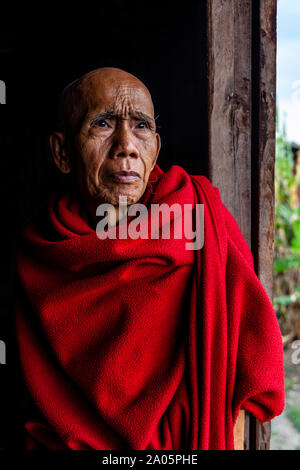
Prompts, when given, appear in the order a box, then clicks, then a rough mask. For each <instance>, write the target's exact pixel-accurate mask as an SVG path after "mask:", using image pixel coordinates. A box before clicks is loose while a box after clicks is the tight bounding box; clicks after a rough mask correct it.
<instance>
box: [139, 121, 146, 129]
mask: <svg viewBox="0 0 300 470" xmlns="http://www.w3.org/2000/svg"><path fill="white" fill-rule="evenodd" d="M137 127H138V128H139V129H145V127H147V123H146V122H145V121H142V122H139V123H138V125H137Z"/></svg>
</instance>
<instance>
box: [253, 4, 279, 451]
mask: <svg viewBox="0 0 300 470" xmlns="http://www.w3.org/2000/svg"><path fill="white" fill-rule="evenodd" d="M276 14H277V2H276V0H260V1H257V2H253V22H252V24H253V54H252V62H253V74H252V87H253V97H252V104H253V106H252V109H253V112H252V181H253V184H252V219H253V223H252V246H253V249H252V252H253V254H254V261H255V267H256V272H257V275H258V277H259V278H260V281H261V282H262V284H263V286H264V288H265V290H266V292H267V294H268V295H269V297H270V299H271V300H272V297H273V245H274V165H275V136H276ZM270 436H271V424H270V423H265V424H263V425H262V424H260V423H259V422H258V421H257V420H254V418H253V417H251V419H250V448H252V449H259V450H262V449H269V447H270Z"/></svg>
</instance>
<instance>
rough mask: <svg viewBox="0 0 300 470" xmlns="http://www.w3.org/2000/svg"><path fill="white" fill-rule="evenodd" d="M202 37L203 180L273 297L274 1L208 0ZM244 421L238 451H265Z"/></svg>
mask: <svg viewBox="0 0 300 470" xmlns="http://www.w3.org/2000/svg"><path fill="white" fill-rule="evenodd" d="M207 37H208V40H207V47H208V83H209V93H208V129H209V143H208V149H209V151H208V158H209V164H208V168H209V172H208V176H209V177H210V179H211V181H212V182H213V184H214V185H215V186H217V187H218V188H219V189H220V193H221V197H222V200H223V202H224V204H225V205H226V206H227V207H228V209H229V210H230V212H231V213H232V215H233V216H234V217H235V219H236V221H237V222H238V224H239V227H240V229H241V231H242V233H243V235H244V237H245V239H246V241H247V243H248V245H249V246H250V247H251V249H252V253H253V256H254V260H255V266H256V272H257V274H258V276H259V278H260V280H261V282H262V284H263V286H264V288H265V290H266V292H267V293H268V295H269V297H270V298H272V287H273V239H274V235H273V233H274V163H275V97H276V0H257V1H256V2H250V1H247V0H245V1H242V2H241V1H240V0H228V1H226V2H224V1H223V0H207ZM241 419H243V418H241ZM245 423H246V424H245V435H244V448H252V449H253V448H255V449H267V448H269V441H270V424H269V423H267V424H265V425H261V424H260V423H259V422H258V421H257V420H255V419H254V418H253V416H249V415H248V414H247V415H246V417H245ZM238 429H241V426H240V425H238V426H237V428H236V430H235V439H236V442H239V443H241V442H242V436H241V435H240V436H238V435H237V432H238V431H237V430H238ZM239 432H240V431H239Z"/></svg>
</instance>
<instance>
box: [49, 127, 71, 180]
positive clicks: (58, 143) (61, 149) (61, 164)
mask: <svg viewBox="0 0 300 470" xmlns="http://www.w3.org/2000/svg"><path fill="white" fill-rule="evenodd" d="M49 145H50V150H51V154H52V157H53V160H54V162H55V165H56V166H57V168H58V169H59V170H60V171H61V172H62V173H70V171H71V160H70V156H69V155H68V154H67V152H66V150H65V147H66V145H65V136H64V134H63V133H62V132H52V134H51V135H50V137H49Z"/></svg>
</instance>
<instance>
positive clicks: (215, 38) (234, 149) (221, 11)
mask: <svg viewBox="0 0 300 470" xmlns="http://www.w3.org/2000/svg"><path fill="white" fill-rule="evenodd" d="M208 37H209V40H208V73H209V105H208V113H209V177H210V178H211V180H212V181H213V183H214V184H215V185H216V186H217V187H218V188H219V189H220V193H221V197H222V200H223V202H224V204H225V205H226V206H227V207H228V208H229V210H230V211H231V213H232V215H233V216H234V217H235V219H236V221H237V222H238V224H239V226H240V228H241V231H242V233H243V235H244V237H245V238H246V240H247V242H248V243H249V245H250V242H251V145H250V144H251V3H250V2H249V1H244V2H241V1H238V0H228V1H226V2H224V1H222V0H208Z"/></svg>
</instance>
